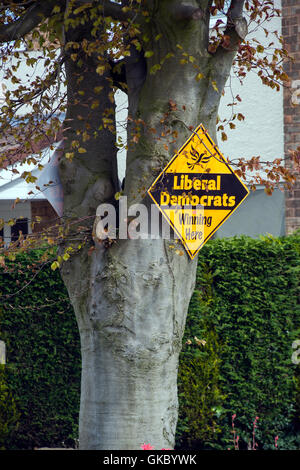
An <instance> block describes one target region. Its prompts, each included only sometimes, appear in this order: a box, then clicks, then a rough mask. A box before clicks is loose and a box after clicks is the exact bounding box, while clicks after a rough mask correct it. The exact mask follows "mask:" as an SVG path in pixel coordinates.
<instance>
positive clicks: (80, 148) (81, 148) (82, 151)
mask: <svg viewBox="0 0 300 470" xmlns="http://www.w3.org/2000/svg"><path fill="white" fill-rule="evenodd" d="M78 152H79V153H86V149H84V148H83V147H79V149H78Z"/></svg>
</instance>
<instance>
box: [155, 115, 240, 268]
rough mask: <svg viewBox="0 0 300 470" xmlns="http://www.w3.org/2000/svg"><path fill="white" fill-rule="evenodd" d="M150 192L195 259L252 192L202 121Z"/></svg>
mask: <svg viewBox="0 0 300 470" xmlns="http://www.w3.org/2000/svg"><path fill="white" fill-rule="evenodd" d="M148 194H149V195H150V197H151V198H152V199H153V201H154V202H155V204H156V205H157V206H158V208H159V210H160V211H161V212H162V214H163V216H164V217H165V218H166V219H167V221H168V222H169V224H170V225H171V226H172V228H173V230H174V231H175V233H176V234H177V235H178V236H179V238H180V239H181V241H182V242H183V244H184V247H185V249H186V250H187V252H188V254H189V256H190V257H191V259H193V258H194V257H195V256H196V254H197V253H198V251H199V250H200V248H202V246H203V245H204V244H205V243H206V242H207V241H208V240H209V238H210V237H211V236H212V235H213V234H214V233H215V232H216V231H217V230H218V228H219V227H220V226H221V225H222V224H223V223H224V222H225V220H227V219H228V217H229V216H230V215H231V214H232V213H233V212H234V211H235V210H236V208H237V207H238V206H239V205H240V204H241V203H242V201H244V199H245V198H246V197H247V196H248V194H249V191H248V189H247V187H246V186H245V185H244V184H243V183H242V181H241V180H240V179H239V178H238V176H237V175H236V174H235V173H234V171H233V170H232V168H231V167H230V165H229V164H228V163H227V162H226V161H225V158H224V157H223V155H222V154H221V152H220V150H219V149H218V147H217V146H216V144H215V143H214V142H213V140H212V139H211V137H210V136H209V134H208V132H207V131H206V129H205V128H204V127H203V125H202V124H201V125H200V126H198V127H197V129H196V130H195V131H193V133H192V135H191V137H190V138H189V139H188V140H187V141H186V142H185V144H184V145H183V146H182V147H181V149H180V150H179V151H178V152H177V153H176V155H175V156H174V157H173V158H172V160H171V161H170V162H169V163H168V165H167V166H166V167H165V169H164V170H163V171H162V172H161V174H160V175H159V176H158V177H157V178H156V180H155V181H154V182H153V184H152V185H151V187H150V188H149V189H148Z"/></svg>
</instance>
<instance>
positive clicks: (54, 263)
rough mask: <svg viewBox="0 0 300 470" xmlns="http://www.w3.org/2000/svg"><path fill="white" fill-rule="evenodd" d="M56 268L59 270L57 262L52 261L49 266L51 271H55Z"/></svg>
mask: <svg viewBox="0 0 300 470" xmlns="http://www.w3.org/2000/svg"><path fill="white" fill-rule="evenodd" d="M57 268H59V263H58V262H57V261H53V263H52V264H51V269H52V271H55V270H56V269H57Z"/></svg>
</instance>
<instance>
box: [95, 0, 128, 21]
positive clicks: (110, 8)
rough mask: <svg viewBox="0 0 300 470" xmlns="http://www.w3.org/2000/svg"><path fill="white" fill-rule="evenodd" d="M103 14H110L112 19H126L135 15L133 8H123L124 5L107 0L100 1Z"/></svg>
mask: <svg viewBox="0 0 300 470" xmlns="http://www.w3.org/2000/svg"><path fill="white" fill-rule="evenodd" d="M101 4H102V8H103V14H104V16H111V17H112V19H114V20H118V21H128V20H130V19H133V18H134V17H135V16H136V12H134V11H133V10H131V9H130V10H125V11H124V10H123V8H124V6H122V5H120V4H118V3H112V2H110V1H109V0H102V1H101Z"/></svg>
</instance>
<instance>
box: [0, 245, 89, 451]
mask: <svg viewBox="0 0 300 470" xmlns="http://www.w3.org/2000/svg"><path fill="white" fill-rule="evenodd" d="M43 255H44V252H42V251H40V250H39V251H36V252H32V253H31V254H22V255H18V256H17V258H16V260H15V261H14V262H12V261H9V260H8V261H7V266H6V271H4V270H1V272H0V283H1V298H0V301H1V304H2V308H3V313H2V317H1V323H0V334H1V339H3V340H4V341H5V342H6V346H7V365H6V382H7V386H8V387H9V390H10V392H11V394H12V396H13V397H14V400H15V404H16V406H17V410H18V412H19V413H20V417H19V426H18V428H17V429H15V431H14V433H13V434H11V435H10V436H9V435H7V436H6V440H5V447H6V448H8V449H14V448H16V449H32V448H34V447H44V446H50V447H52V446H55V445H56V446H59V447H62V446H63V445H68V446H73V445H74V440H75V439H76V438H77V437H78V436H77V432H78V430H77V422H78V410H79V391H80V347H79V334H78V328H77V325H76V321H75V317H74V313H73V309H72V307H71V305H70V302H69V299H68V295H67V293H66V289H65V287H64V285H63V283H62V281H61V278H60V276H59V274H58V273H57V272H55V273H54V272H53V271H52V270H51V269H50V266H49V263H48V264H47V265H45V266H44V265H43V263H42V264H41V258H42V256H43ZM34 265H35V272H33V271H32V269H31V270H30V269H28V268H29V267H30V266H34ZM41 266H43V269H40V268H41ZM25 286H26V287H25ZM3 399H4V398H3V395H2V394H1V398H0V403H2V400H3Z"/></svg>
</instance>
